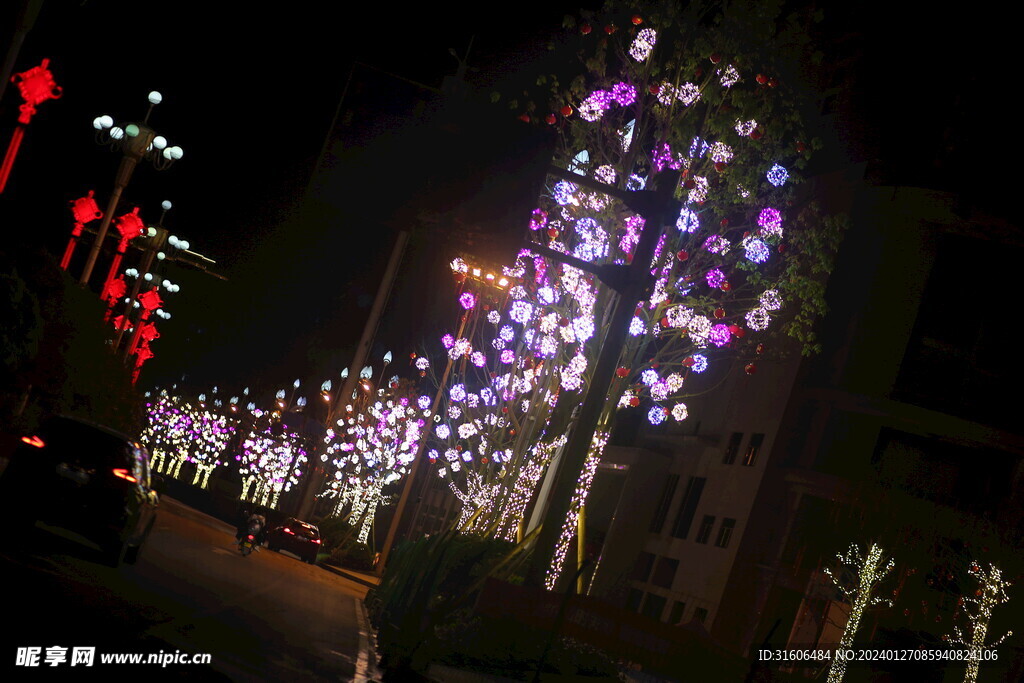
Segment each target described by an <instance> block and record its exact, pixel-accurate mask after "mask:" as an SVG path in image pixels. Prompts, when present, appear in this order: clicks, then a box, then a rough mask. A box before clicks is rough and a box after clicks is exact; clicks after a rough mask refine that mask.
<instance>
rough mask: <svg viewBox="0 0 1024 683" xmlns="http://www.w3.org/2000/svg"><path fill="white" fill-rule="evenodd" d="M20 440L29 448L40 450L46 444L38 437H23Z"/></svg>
mask: <svg viewBox="0 0 1024 683" xmlns="http://www.w3.org/2000/svg"><path fill="white" fill-rule="evenodd" d="M21 440H22V441H23V442H25V443H27V444H28V445H29V446H35V447H36V448H42V447H43V446H45V445H46V444H45V443H44V442H43V440H42V439H40V438H39V437H38V436H35V435H33V436H23V437H21Z"/></svg>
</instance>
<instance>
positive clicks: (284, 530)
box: [281, 527, 295, 536]
mask: <svg viewBox="0 0 1024 683" xmlns="http://www.w3.org/2000/svg"><path fill="white" fill-rule="evenodd" d="M281 531H283V532H285V533H286V534H291V535H292V536H294V535H295V532H294V531H292V530H291V529H289V528H288V527H285V528H283V529H281Z"/></svg>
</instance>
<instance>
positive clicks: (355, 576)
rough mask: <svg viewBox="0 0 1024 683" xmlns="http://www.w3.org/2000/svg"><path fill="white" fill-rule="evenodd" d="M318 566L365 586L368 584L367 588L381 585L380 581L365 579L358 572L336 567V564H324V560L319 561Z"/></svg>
mask: <svg viewBox="0 0 1024 683" xmlns="http://www.w3.org/2000/svg"><path fill="white" fill-rule="evenodd" d="M317 566H319V567H320V568H321V569H326V570H327V571H329V572H331V573H332V574H337V575H338V576H340V577H342V578H344V579H348V580H349V581H355V582H356V583H358V584H361V585H363V586H366V587H367V588H377V587H378V586H379V585H380V584H378V583H374V582H373V581H370V580H369V579H364V578H363V577H361V576H359V575H358V574H354V573H350V572H347V571H345V570H344V569H342V568H341V567H335V566H334V565H331V564H324V563H322V562H321V563H318V565H317Z"/></svg>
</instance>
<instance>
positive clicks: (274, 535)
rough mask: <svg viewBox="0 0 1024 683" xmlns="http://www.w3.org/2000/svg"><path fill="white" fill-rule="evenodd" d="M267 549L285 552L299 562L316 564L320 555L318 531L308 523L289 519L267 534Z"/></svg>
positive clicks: (292, 518)
mask: <svg viewBox="0 0 1024 683" xmlns="http://www.w3.org/2000/svg"><path fill="white" fill-rule="evenodd" d="M267 547H268V548H270V549H271V550H287V551H288V552H290V553H294V554H295V555H298V556H299V559H301V560H304V561H306V562H309V563H310V564H316V556H317V555H318V554H319V553H320V530H319V529H317V528H316V527H315V526H313V525H312V524H309V523H308V522H303V521H300V520H298V519H295V518H294V517H289V518H288V519H286V520H285V522H284V524H282V525H281V526H279V527H275V528H273V529H271V530H270V533H268V534H267Z"/></svg>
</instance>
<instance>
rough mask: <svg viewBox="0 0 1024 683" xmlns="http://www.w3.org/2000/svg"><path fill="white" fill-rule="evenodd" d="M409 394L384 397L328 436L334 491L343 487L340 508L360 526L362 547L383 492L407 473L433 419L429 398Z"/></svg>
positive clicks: (330, 432) (347, 420) (396, 383)
mask: <svg viewBox="0 0 1024 683" xmlns="http://www.w3.org/2000/svg"><path fill="white" fill-rule="evenodd" d="M393 388H395V389H398V388H399V383H398V382H395V383H394V385H393ZM405 389H406V390H405V391H396V394H398V395H392V396H383V397H381V398H380V399H379V400H376V401H374V402H373V403H372V404H370V405H368V406H367V407H366V409H365V410H364V411H361V412H360V413H359V414H358V415H355V416H353V417H349V418H348V419H346V420H343V421H339V424H337V425H336V429H331V430H329V431H328V436H327V438H328V448H327V450H328V457H329V458H333V460H331V463H332V465H333V466H334V467H335V478H334V479H335V482H337V484H335V486H337V485H338V484H342V486H341V488H340V489H337V490H338V491H339V493H338V496H337V497H338V499H339V507H343V506H344V505H345V504H346V503H347V504H350V505H351V514H350V515H349V520H350V522H351V523H352V524H353V525H355V524H359V525H360V529H359V534H358V536H357V540H358V542H360V543H366V540H367V538H368V537H369V534H370V530H371V529H372V527H373V520H374V517H375V515H376V512H377V508H378V506H379V505H380V503H381V498H382V494H383V492H384V488H385V487H386V486H388V485H389V484H393V483H395V482H397V481H399V480H400V479H401V478H402V477H403V476H405V474H406V473H407V472H408V468H409V466H410V465H411V464H412V461H413V458H414V457H415V455H416V452H417V450H418V448H419V444H420V441H421V440H422V438H423V434H424V429H425V427H426V424H427V418H428V417H429V415H430V398H429V397H427V396H419V397H417V396H414V395H409V394H410V393H412V391H411V390H413V389H414V387H410V386H408V385H406V387H405ZM402 394H405V395H402ZM342 422H343V423H344V424H342ZM336 512H340V510H337V509H336Z"/></svg>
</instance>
